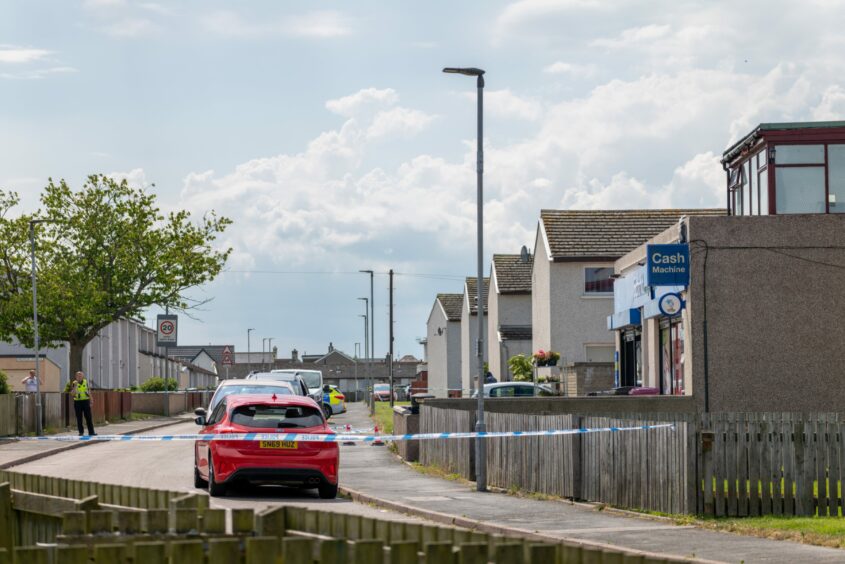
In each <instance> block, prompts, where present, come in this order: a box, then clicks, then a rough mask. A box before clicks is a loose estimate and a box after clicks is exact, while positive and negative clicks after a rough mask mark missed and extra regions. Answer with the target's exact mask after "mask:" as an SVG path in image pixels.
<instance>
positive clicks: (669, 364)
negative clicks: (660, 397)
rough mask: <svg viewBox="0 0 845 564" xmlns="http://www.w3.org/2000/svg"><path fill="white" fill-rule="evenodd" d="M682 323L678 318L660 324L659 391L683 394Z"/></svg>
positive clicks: (667, 393)
mask: <svg viewBox="0 0 845 564" xmlns="http://www.w3.org/2000/svg"><path fill="white" fill-rule="evenodd" d="M684 391H685V386H684V324H683V321H681V320H680V319H678V320H673V321H671V322H670V321H664V322H663V323H662V324H661V325H660V393H661V394H666V395H676V396H682V395H684Z"/></svg>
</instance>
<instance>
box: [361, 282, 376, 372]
mask: <svg viewBox="0 0 845 564" xmlns="http://www.w3.org/2000/svg"><path fill="white" fill-rule="evenodd" d="M358 299H359V300H361V301H363V302H364V314H365V315H367V312H368V311H369V309H368V308H369V303H370V301H369V300H368V299H367V298H358ZM372 320H373V318H372V316H370V323H372ZM369 345H370V333H369V329H368V327H367V325H364V351H365V352H366V351H367V349H368V348H369ZM364 356H367V355H366V354H365V355H364ZM365 372H366V375H367V379H368V380H369V377H370V374H371V372H370V365H369V364H366V365H365Z"/></svg>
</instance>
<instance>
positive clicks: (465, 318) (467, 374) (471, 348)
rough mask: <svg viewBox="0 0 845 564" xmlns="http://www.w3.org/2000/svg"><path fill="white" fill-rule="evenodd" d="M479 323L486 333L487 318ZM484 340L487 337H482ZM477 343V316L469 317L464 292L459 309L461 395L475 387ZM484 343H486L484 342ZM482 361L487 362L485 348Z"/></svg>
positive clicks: (467, 301) (485, 348) (467, 303)
mask: <svg viewBox="0 0 845 564" xmlns="http://www.w3.org/2000/svg"><path fill="white" fill-rule="evenodd" d="M481 323H482V324H483V325H484V326H485V327H484V333H487V331H486V324H487V316H486V315H484V319H482V320H481ZM483 337H484V338H485V339H486V338H487V335H484V336H483ZM477 341H478V314H476V315H470V313H469V300H468V299H467V294H466V292H464V305H463V307H462V308H461V385H460V388H461V390H462V393H465V394H466V393H469V390H470V389H471V388H474V387H475V376H476V375H477V373H478V366H477V365H478V360H477V359H478V356H477V355H476V354H475V350H476V349H475V343H476V342H477ZM485 342H486V341H485ZM483 354H484V361H485V362H486V361H487V347H486V346H485V347H484V351H483Z"/></svg>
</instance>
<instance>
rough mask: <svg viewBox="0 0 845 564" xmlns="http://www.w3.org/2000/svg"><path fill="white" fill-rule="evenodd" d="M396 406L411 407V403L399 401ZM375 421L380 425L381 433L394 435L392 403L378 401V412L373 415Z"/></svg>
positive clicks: (395, 403)
mask: <svg viewBox="0 0 845 564" xmlns="http://www.w3.org/2000/svg"><path fill="white" fill-rule="evenodd" d="M394 405H411V402H409V401H397V402H394ZM373 420H374V421H375V422H376V423H378V429H379V432H380V433H382V434H386V435H390V434H392V433H393V409H391V407H390V402H387V401H377V402H376V410H375V413H374V414H373Z"/></svg>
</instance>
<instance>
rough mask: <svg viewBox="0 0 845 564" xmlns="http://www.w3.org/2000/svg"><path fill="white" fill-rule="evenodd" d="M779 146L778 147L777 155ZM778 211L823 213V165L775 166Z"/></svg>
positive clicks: (824, 207)
mask: <svg viewBox="0 0 845 564" xmlns="http://www.w3.org/2000/svg"><path fill="white" fill-rule="evenodd" d="M779 154H780V148H778V155H779ZM775 186H776V188H777V210H778V213H824V212H825V211H826V210H827V208H826V206H825V201H824V195H825V189H824V166H800V167H780V166H779V167H777V168H775Z"/></svg>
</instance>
